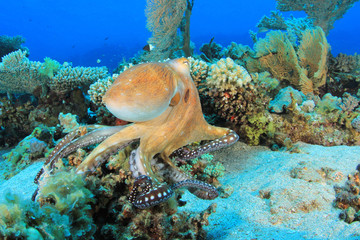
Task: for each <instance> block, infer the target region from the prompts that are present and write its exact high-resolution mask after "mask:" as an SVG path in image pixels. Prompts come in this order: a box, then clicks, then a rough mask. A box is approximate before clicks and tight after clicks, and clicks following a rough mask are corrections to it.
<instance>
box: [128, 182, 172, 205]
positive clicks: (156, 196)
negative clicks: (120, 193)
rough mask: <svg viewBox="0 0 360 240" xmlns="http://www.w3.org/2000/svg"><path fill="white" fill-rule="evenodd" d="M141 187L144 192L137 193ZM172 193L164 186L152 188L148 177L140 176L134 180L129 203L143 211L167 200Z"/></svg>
mask: <svg viewBox="0 0 360 240" xmlns="http://www.w3.org/2000/svg"><path fill="white" fill-rule="evenodd" d="M141 185H143V188H144V190H142V191H141V192H140V193H139V187H140V186H141ZM173 194H174V191H173V190H172V189H171V188H169V187H168V186H167V185H166V184H162V185H159V186H156V187H152V180H151V178H150V177H149V176H146V175H141V176H139V177H137V178H136V180H135V182H134V186H133V189H132V191H131V193H130V197H129V201H130V202H131V203H132V204H133V205H134V206H135V207H137V208H140V209H145V208H149V207H152V206H155V205H158V204H160V203H162V202H165V201H166V200H168V199H169V198H170V197H171V196H172V195H173Z"/></svg>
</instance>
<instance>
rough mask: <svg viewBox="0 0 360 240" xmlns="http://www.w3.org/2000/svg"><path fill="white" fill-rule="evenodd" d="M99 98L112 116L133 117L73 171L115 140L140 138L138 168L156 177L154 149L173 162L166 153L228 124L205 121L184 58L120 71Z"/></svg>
mask: <svg viewBox="0 0 360 240" xmlns="http://www.w3.org/2000/svg"><path fill="white" fill-rule="evenodd" d="M103 101H104V103H105V105H106V106H107V108H108V109H109V110H110V112H112V113H113V114H114V115H115V116H116V117H118V118H120V119H122V120H125V121H129V122H133V123H132V124H130V125H129V126H127V127H125V128H124V129H122V130H121V131H119V132H118V133H115V134H114V135H112V136H110V137H109V138H107V139H106V140H105V141H104V142H102V143H101V144H100V145H99V146H98V147H96V148H95V149H94V151H93V152H92V153H91V154H90V155H89V156H88V157H87V158H86V159H85V160H84V162H82V163H81V165H80V166H79V167H78V169H77V171H78V172H84V173H85V172H87V171H93V169H94V168H95V167H96V166H97V165H98V161H101V156H102V155H103V154H104V153H106V152H107V151H109V150H111V149H112V148H116V146H119V145H122V144H125V143H126V142H129V141H131V140H133V139H140V146H139V148H138V154H139V158H140V162H141V165H142V166H140V169H139V170H140V172H141V173H142V174H144V175H147V176H150V177H151V178H152V179H154V180H155V181H156V180H157V177H156V175H155V174H154V173H153V171H152V169H151V164H150V161H151V159H152V158H153V157H154V156H155V155H156V154H157V153H160V155H161V157H162V158H163V159H164V160H165V161H166V162H167V163H168V164H169V165H170V166H172V167H175V166H174V164H173V163H172V162H171V161H170V159H169V155H170V154H171V153H172V152H174V151H175V150H176V149H178V148H180V147H183V146H185V145H188V144H190V143H192V142H199V141H201V140H213V139H217V138H220V137H223V136H224V135H227V134H228V133H229V131H230V130H229V129H227V128H221V127H215V126H212V125H210V124H208V123H207V122H206V121H205V119H204V116H203V113H202V110H201V105H200V99H199V95H198V91H197V89H196V86H195V84H194V82H193V80H192V78H191V76H190V66H189V61H188V60H187V59H186V58H179V59H174V60H170V61H168V62H165V63H145V64H140V65H137V66H135V67H132V68H130V69H128V70H126V71H125V72H124V73H122V74H120V75H119V76H118V78H117V79H116V80H115V82H114V83H113V85H112V86H111V87H110V89H109V90H108V91H107V93H106V94H105V96H104V98H103Z"/></svg>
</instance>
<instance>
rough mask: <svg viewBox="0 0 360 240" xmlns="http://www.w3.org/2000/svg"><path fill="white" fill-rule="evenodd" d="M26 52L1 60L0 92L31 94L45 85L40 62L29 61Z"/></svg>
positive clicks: (17, 52)
mask: <svg viewBox="0 0 360 240" xmlns="http://www.w3.org/2000/svg"><path fill="white" fill-rule="evenodd" d="M26 54H27V52H26V51H22V50H18V51H16V52H12V53H10V54H8V55H6V56H4V57H3V58H2V62H1V63H0V92H11V93H32V92H33V91H34V90H35V88H37V87H39V86H41V85H43V84H45V79H44V78H42V77H41V74H40V68H41V66H42V64H41V63H40V62H33V61H29V59H28V58H27V57H26Z"/></svg>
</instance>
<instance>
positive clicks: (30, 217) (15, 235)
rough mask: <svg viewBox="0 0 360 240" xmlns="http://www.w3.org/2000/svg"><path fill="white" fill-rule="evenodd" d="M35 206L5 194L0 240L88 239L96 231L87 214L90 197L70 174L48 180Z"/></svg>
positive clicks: (1, 209) (0, 220)
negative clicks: (0, 239)
mask: <svg viewBox="0 0 360 240" xmlns="http://www.w3.org/2000/svg"><path fill="white" fill-rule="evenodd" d="M39 202H40V205H39V203H37V202H32V201H31V200H30V199H27V200H21V198H20V197H19V196H15V195H11V194H8V195H7V196H6V202H5V203H2V204H0V212H1V214H0V237H1V238H3V239H84V238H85V239H89V238H90V237H91V236H93V234H94V232H95V230H96V227H95V225H94V224H93V219H92V217H91V214H90V210H91V205H90V204H91V203H94V200H93V195H92V193H91V192H90V191H89V190H88V189H87V188H86V187H85V181H84V180H83V179H82V177H81V176H79V175H77V174H75V173H74V172H69V173H67V172H58V173H56V174H55V175H53V176H49V177H48V178H47V180H46V185H44V186H43V187H42V188H41V189H40V192H39Z"/></svg>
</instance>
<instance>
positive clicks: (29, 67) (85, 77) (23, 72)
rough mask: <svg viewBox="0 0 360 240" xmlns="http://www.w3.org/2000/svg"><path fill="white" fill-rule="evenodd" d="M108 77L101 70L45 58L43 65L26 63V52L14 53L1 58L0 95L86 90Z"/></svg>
mask: <svg viewBox="0 0 360 240" xmlns="http://www.w3.org/2000/svg"><path fill="white" fill-rule="evenodd" d="M107 75H108V72H107V69H106V68H105V67H94V68H93V67H86V68H85V67H72V66H70V65H69V64H67V63H65V64H64V65H59V63H57V62H56V61H54V60H52V59H50V58H45V63H40V62H34V61H30V60H29V59H28V58H27V57H26V51H22V50H18V51H16V52H12V53H10V54H8V55H6V56H5V57H3V58H2V63H0V92H9V93H33V92H34V90H35V89H36V88H38V87H42V88H46V87H50V89H51V90H53V91H56V92H58V93H65V92H69V91H71V90H72V89H73V88H75V87H80V86H88V85H90V84H91V83H93V82H95V81H96V80H98V79H101V78H104V77H106V76H107Z"/></svg>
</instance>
